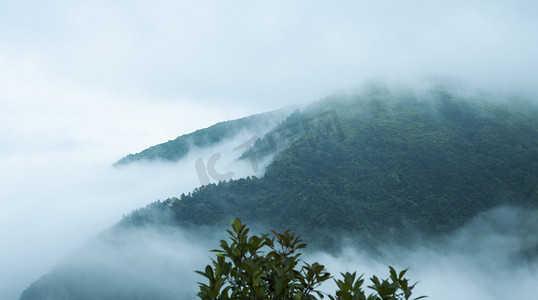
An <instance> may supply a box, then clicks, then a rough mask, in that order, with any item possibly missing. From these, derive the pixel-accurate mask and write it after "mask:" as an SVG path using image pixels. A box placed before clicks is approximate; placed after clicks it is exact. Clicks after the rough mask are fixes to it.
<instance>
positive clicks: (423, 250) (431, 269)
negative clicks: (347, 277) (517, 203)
mask: <svg viewBox="0 0 538 300" xmlns="http://www.w3.org/2000/svg"><path fill="white" fill-rule="evenodd" d="M537 232H538V211H534V210H531V211H528V210H524V209H521V208H514V207H501V208H497V209H494V210H492V211H489V212H486V213H482V214H480V215H479V216H477V217H476V218H474V219H473V220H472V221H471V222H469V223H468V224H467V225H465V226H464V227H463V228H461V229H459V230H457V231H456V232H454V233H452V234H449V235H446V236H443V237H439V238H438V239H437V240H434V241H432V240H429V241H418V240H417V242H416V244H415V246H413V247H411V248H401V247H390V246H388V247H386V248H382V249H379V251H380V254H379V253H378V254H377V255H369V254H366V253H364V252H358V251H357V249H352V248H347V249H345V250H344V251H343V252H342V253H341V254H340V255H337V256H332V255H328V254H309V255H308V259H312V260H318V261H319V262H320V263H323V264H325V265H326V267H327V268H328V269H329V270H330V271H331V273H332V274H333V275H336V274H338V272H345V271H351V272H352V271H357V272H358V273H359V274H362V273H365V277H366V278H369V277H371V276H372V275H374V274H375V275H377V276H379V275H382V276H387V277H388V268H387V265H392V266H394V267H397V268H399V269H404V268H409V271H408V278H410V279H411V281H419V283H418V285H417V287H416V289H415V291H416V295H427V296H429V297H430V299H439V300H444V299H462V300H465V299H469V300H470V299H484V300H488V299H492V300H493V299H532V298H533V297H535V295H536V293H537V292H538V287H537V286H536V282H538V259H537V258H538V234H537ZM308 259H307V260H308ZM367 281H368V280H367Z"/></svg>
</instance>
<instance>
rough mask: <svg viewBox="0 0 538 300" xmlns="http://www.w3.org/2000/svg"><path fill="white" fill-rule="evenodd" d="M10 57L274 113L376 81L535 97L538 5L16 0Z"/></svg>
mask: <svg viewBox="0 0 538 300" xmlns="http://www.w3.org/2000/svg"><path fill="white" fill-rule="evenodd" d="M4 6H5V9H3V11H4V13H3V15H2V17H3V18H0V19H2V20H3V21H1V22H2V25H3V26H0V28H3V29H2V30H1V31H0V35H1V36H2V41H3V42H2V46H3V47H1V48H0V54H3V55H2V56H4V57H5V59H7V60H10V61H11V60H25V61H30V62H32V63H34V64H35V65H37V66H39V67H40V68H42V69H43V70H44V73H45V74H46V76H47V77H50V78H53V79H54V81H60V82H68V83H71V84H77V85H83V86H86V87H92V88H95V89H97V90H107V91H109V90H112V91H116V90H120V91H129V92H131V93H132V94H139V95H143V97H144V98H147V99H150V101H175V100H176V99H183V98H195V99H197V100H200V101H203V102H204V103H207V104H208V105H218V103H221V102H223V101H226V103H227V104H228V105H230V104H234V105H236V106H237V107H241V106H245V105H247V106H249V107H258V109H261V110H269V109H273V108H277V107H280V106H283V105H284V104H287V103H289V102H305V101H311V100H313V99H316V98H319V97H321V96H322V95H325V94H328V93H330V92H332V91H334V90H336V89H339V88H343V87H347V86H349V85H354V84H356V83H359V82H361V81H362V80H364V79H365V78H372V77H388V78H396V79H400V80H406V79H408V78H412V77H417V76H418V77H420V76H439V75H441V76H450V77H455V78H460V79H463V80H466V81H471V82H473V83H476V84H482V85H484V86H487V87H498V86H501V87H506V88H509V89H517V90H521V89H523V90H532V89H533V88H532V86H533V78H536V75H537V74H536V72H537V71H536V70H537V69H538V68H537V64H538V59H537V58H536V55H535V54H534V53H537V52H538V51H536V50H537V48H538V42H537V41H536V39H535V38H534V31H535V30H534V28H536V26H537V25H538V24H537V23H538V21H537V20H536V18H534V16H533V15H532V14H531V13H529V12H531V11H533V9H536V4H535V3H534V2H533V1H513V2H510V3H506V2H504V1H471V2H469V1H451V2H450V3H446V2H442V1H429V2H428V3H424V1H418V0H415V1H406V2H401V1H383V2H378V1H342V2H339V3H338V4H336V3H311V2H310V1H294V2H289V1H277V2H271V3H266V2H250V1H234V2H233V3H228V2H219V1H201V2H196V3H192V2H177V1H156V2H151V3H149V2H143V1H137V2H132V1H131V2H126V1H120V2H115V3H114V4H111V3H108V2H107V3H104V2H77V3H59V2H56V3H50V2H47V3H45V2H34V3H32V4H31V5H29V4H28V3H27V2H24V3H23V4H21V3H10V4H4Z"/></svg>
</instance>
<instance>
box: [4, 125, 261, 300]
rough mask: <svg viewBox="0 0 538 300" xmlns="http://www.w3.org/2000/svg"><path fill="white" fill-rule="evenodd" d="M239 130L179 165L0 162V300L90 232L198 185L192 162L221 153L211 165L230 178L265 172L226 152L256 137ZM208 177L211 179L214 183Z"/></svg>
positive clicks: (56, 159) (58, 158) (69, 159)
mask: <svg viewBox="0 0 538 300" xmlns="http://www.w3.org/2000/svg"><path fill="white" fill-rule="evenodd" d="M261 132H263V130H262V131H260V130H257V131H256V132H243V133H240V134H238V135H237V136H236V137H235V138H233V139H229V140H225V141H223V142H222V143H220V144H218V145H215V146H214V147H212V148H206V149H196V148H194V149H193V150H192V151H191V152H190V153H189V154H188V155H187V156H186V157H184V158H183V159H182V160H180V161H179V162H177V163H172V164H171V163H164V162H153V163H151V164H149V163H141V164H132V165H129V166H125V167H120V168H112V167H111V166H110V165H111V163H112V162H113V160H103V161H98V160H92V159H83V158H81V157H79V156H78V155H73V154H72V153H69V152H65V153H64V152H59V153H58V152H53V151H49V152H47V153H46V154H39V155H38V154H35V155H27V156H21V157H17V158H16V159H15V158H5V159H3V160H1V161H0V163H1V167H2V170H3V172H2V173H1V175H2V176H1V177H0V180H1V183H0V186H1V189H0V199H2V210H0V238H1V240H2V251H1V252H0V282H2V284H1V287H0V298H1V299H15V298H17V297H18V295H19V294H20V292H21V291H22V290H23V289H24V288H26V287H27V286H28V285H29V284H30V283H31V282H32V281H34V280H36V279H38V278H39V277H40V276H41V275H43V274H44V273H46V272H48V271H50V269H51V268H52V267H53V266H54V265H55V264H56V263H58V262H59V261H60V260H61V259H62V258H63V257H65V256H66V255H68V254H69V253H71V252H72V251H73V250H74V249H75V248H76V247H78V246H80V245H81V244H82V243H83V242H85V241H86V240H88V239H89V238H90V237H92V236H94V235H96V234H98V233H99V232H100V231H102V230H104V229H106V228H107V227H109V226H111V225H113V224H114V223H116V222H117V221H119V220H120V219H121V217H122V215H124V214H128V213H130V212H131V211H132V210H134V209H136V208H139V207H143V206H145V205H146V204H148V203H150V202H153V201H156V200H159V199H160V200H164V199H167V198H168V197H173V196H179V195H180V194H181V193H188V192H191V191H192V190H193V189H194V188H196V187H198V186H199V185H200V179H199V177H198V173H197V171H196V169H195V161H196V160H197V159H199V158H203V159H205V161H206V163H207V159H208V158H209V157H210V156H212V155H213V154H214V153H218V152H220V153H222V157H221V159H220V160H219V161H218V162H217V164H216V165H215V169H216V171H217V172H219V173H226V172H233V173H234V176H233V178H240V177H246V176H249V175H257V176H261V175H263V170H264V166H265V165H266V164H267V161H266V162H261V161H260V164H259V170H257V172H254V170H253V168H252V166H251V164H250V162H249V161H248V160H241V161H235V158H237V157H238V156H239V155H240V154H241V153H239V152H240V151H237V152H234V151H232V149H233V148H234V147H237V146H238V145H241V144H243V143H244V142H245V141H247V140H248V139H250V138H251V137H252V136H254V135H258V136H260V135H261V134H262V133H261ZM212 182H215V181H214V180H212Z"/></svg>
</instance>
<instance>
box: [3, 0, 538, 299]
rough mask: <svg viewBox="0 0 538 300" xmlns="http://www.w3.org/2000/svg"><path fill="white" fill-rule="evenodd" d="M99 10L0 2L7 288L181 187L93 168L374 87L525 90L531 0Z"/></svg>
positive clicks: (128, 5)
mask: <svg viewBox="0 0 538 300" xmlns="http://www.w3.org/2000/svg"><path fill="white" fill-rule="evenodd" d="M111 2H112V1H30V0H27V1H6V0H0V180H1V181H2V182H0V206H1V208H2V211H0V217H1V219H0V226H1V228H0V239H1V241H2V247H3V249H2V250H1V251H0V252H1V253H2V255H1V256H0V267H1V268H2V269H4V270H13V269H17V268H19V269H20V270H21V271H20V274H19V275H20V278H21V280H20V281H19V282H17V285H16V284H14V283H13V282H8V285H12V286H16V287H17V288H19V289H20V288H22V287H24V286H25V285H27V284H28V283H29V282H31V281H32V280H35V279H37V278H36V277H37V276H38V275H40V274H42V273H43V272H45V271H46V270H48V269H49V268H50V267H51V266H52V265H54V263H55V262H56V261H57V260H58V259H60V258H61V257H62V255H65V254H66V253H67V252H68V251H69V249H71V248H73V247H76V245H78V244H79V243H80V242H82V241H84V240H86V239H87V237H88V236H89V235H91V234H95V233H97V232H99V231H100V230H102V229H103V228H104V227H105V226H109V225H110V224H112V223H113V222H115V221H116V220H118V219H119V216H121V214H122V213H128V212H129V211H130V210H131V209H132V208H135V207H139V206H142V205H144V204H145V203H149V202H151V201H154V200H156V198H157V197H165V196H166V195H167V194H166V193H155V191H166V192H170V193H172V192H174V193H175V192H178V191H180V190H179V189H178V188H170V185H167V186H163V184H162V183H161V182H160V181H158V183H157V180H156V179H155V178H153V180H156V181H155V182H153V183H152V185H150V188H147V189H145V188H144V187H142V186H140V184H138V183H139V182H148V181H151V180H152V179H151V178H148V176H150V175H148V174H145V175H144V176H146V177H141V178H142V179H136V178H134V175H131V177H129V178H128V179H125V178H123V177H121V176H120V175H118V174H111V173H109V172H111V171H104V170H105V168H108V166H109V165H110V164H111V163H112V162H114V161H115V160H117V159H118V158H120V157H122V156H123V155H125V154H127V153H134V152H138V151H140V150H142V149H144V148H147V147H148V146H151V145H154V144H157V143H160V142H164V141H167V140H169V139H173V138H175V137H176V136H178V135H181V134H184V133H189V132H191V131H194V130H196V129H199V128H201V127H207V126H209V125H212V124H214V123H216V122H218V121H222V120H227V119H233V118H238V117H242V116H246V115H249V114H252V113H259V112H263V111H268V110H272V109H277V108H280V107H282V106H285V105H288V104H296V103H307V102H311V101H315V100H317V99H319V98H321V97H323V96H326V95H327V94H330V93H332V92H334V91H336V90H340V89H344V88H349V87H353V86H355V85H358V84H361V83H362V82H363V81H364V80H369V79H372V78H374V79H376V78H384V79H388V80H392V81H396V82H404V83H405V82H414V81H415V80H417V79H423V78H429V77H432V76H434V77H435V76H440V77H449V78H456V79H458V80H462V81H464V82H468V83H470V84H473V85H476V86H478V87H482V88H493V87H494V88H496V89H501V90H503V89H504V90H508V91H511V92H514V91H515V92H522V93H529V92H530V93H534V92H535V91H536V90H535V89H536V87H535V86H536V82H537V78H538V56H537V55H536V53H538V18H536V12H537V11H538V2H536V1H498V0H488V1H443V2H441V1H431V0H429V1H426V0H423V1H418V0H411V1H379V0H376V1H317V2H314V1H240V0H237V1H164V0H162V1H161V0H155V1H114V3H111ZM142 173H144V172H142ZM159 173H161V172H159ZM130 180H131V181H130ZM133 180H134V182H135V183H136V184H135V185H136V187H137V189H134V190H131V191H127V190H129V189H130V187H132V186H133ZM166 180H169V181H173V180H171V179H166ZM166 180H164V181H166ZM196 180H197V179H196V178H194V179H193V180H192V182H191V183H189V184H187V185H185V186H184V187H183V188H184V189H190V188H192V186H193V185H194V184H196V182H197V181H196ZM142 190H144V191H142ZM90 191H91V192H90ZM96 191H98V192H96ZM126 191H127V192H128V193H127V194H126V193H125V192H126ZM150 191H151V192H150ZM77 193H81V194H80V195H78V196H77V197H73V195H76V194H77ZM128 197H133V198H128ZM135 198H136V199H135ZM77 199H78V200H77ZM90 199H91V200H90ZM130 199H134V200H132V201H130V202H128V200H130ZM161 199H162V198H161ZM97 200H100V201H101V202H98V201H97ZM77 201H78V202H77ZM91 201H94V202H91ZM114 201H117V202H114ZM112 202H113V204H111V203H112ZM88 203H90V204H88ZM106 205H109V206H106ZM101 206H104V207H106V208H105V209H104V210H103V211H100V210H99V208H100V207H101ZM84 216H85V217H84ZM44 225H45V226H44ZM36 228H39V230H35V229H36ZM66 228H67V229H66ZM81 232H82V233H81ZM75 237H76V238H75ZM67 240H69V241H70V242H65V241H67ZM4 241H7V242H6V243H4ZM45 243H46V244H47V247H48V248H46V249H49V250H50V251H48V252H47V253H48V254H47V255H46V256H45V257H44V258H43V257H40V256H39V255H40V253H39V251H40V250H41V251H42V252H43V251H44V249H43V245H44V244H45ZM38 246H39V247H38ZM40 247H41V248H40ZM60 247H63V248H62V249H64V250H61V251H60V250H58V249H60ZM65 249H68V250H65ZM17 253H19V256H18V257H15V256H14V255H16V254H17ZM41 254H42V253H41ZM23 259H25V260H26V265H25V266H24V267H23V268H21V262H22V260H23ZM38 261H40V263H38ZM28 270H30V271H31V272H29V271H28ZM8 278H13V274H2V273H0V279H2V280H3V282H4V284H5V283H6V281H5V280H7V279H8ZM2 280H0V281H2ZM0 284H1V283H0ZM2 288H4V289H5V288H6V287H5V286H3V287H2V286H0V292H2ZM16 293H18V291H16V289H15V291H14V290H12V291H10V294H9V295H13V294H16ZM6 294H7V292H6ZM0 296H2V294H1V293H0ZM0 298H5V297H0Z"/></svg>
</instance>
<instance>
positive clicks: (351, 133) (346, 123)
mask: <svg viewBox="0 0 538 300" xmlns="http://www.w3.org/2000/svg"><path fill="white" fill-rule="evenodd" d="M256 118H257V119H256ZM256 118H254V119H253V118H252V117H250V118H246V119H244V120H245V121H242V122H244V123H248V122H250V123H249V124H254V123H255V120H263V119H264V118H263V117H256ZM240 120H243V119H240ZM246 120H249V121H246ZM226 124H227V123H224V124H223V125H219V126H217V125H215V126H217V127H214V129H213V130H214V131H211V132H212V133H214V134H215V135H213V134H209V131H206V133H204V134H201V132H200V133H198V134H197V133H194V134H195V135H197V139H198V140H197V142H196V143H198V144H204V143H213V142H214V141H216V140H218V139H222V138H223V137H222V135H225V134H226V132H228V130H224V128H225V126H228V125H226ZM245 126H246V125H245ZM237 127H240V126H237ZM210 128H212V127H210ZM234 128H236V127H234ZM206 130H209V129H206ZM217 133H218V134H217ZM219 134H220V135H219ZM185 139H186V137H184V138H183V139H180V140H179V141H178V142H177V143H178V144H179V145H181V143H183V142H181V141H185ZM169 143H171V142H169ZM163 145H166V143H165V144H161V145H158V146H155V147H153V148H150V149H154V148H156V147H158V149H166V148H167V147H169V148H170V149H172V148H173V146H172V145H173V144H168V145H167V146H163ZM179 148H180V149H184V148H181V147H179ZM150 149H148V150H146V151H148V152H146V153H145V154H144V152H142V153H140V154H139V155H138V156H136V157H148V158H152V159H154V158H164V159H176V158H178V157H180V155H179V154H178V153H183V152H184V151H185V150H170V151H171V152H170V153H176V154H167V153H168V152H166V151H164V150H162V151H161V150H159V151H157V150H150ZM174 151H175V152H174ZM181 151H183V152H181ZM149 153H153V154H149ZM267 155H272V156H273V157H274V158H273V161H272V163H271V164H270V165H269V166H268V167H267V169H266V172H265V175H264V176H263V177H261V178H256V177H249V178H243V179H238V180H230V181H228V182H219V183H217V184H208V185H205V186H201V187H199V188H197V189H195V190H194V191H193V192H191V193H188V194H186V195H185V194H183V195H180V196H178V197H171V198H169V199H167V200H166V201H162V202H161V201H157V202H154V203H152V204H150V205H148V206H147V207H145V208H141V209H138V210H136V211H134V212H132V213H131V214H129V215H127V216H125V217H124V218H123V219H122V220H121V221H120V222H119V223H118V224H117V225H116V226H115V228H114V230H117V232H119V233H118V237H117V238H116V239H121V232H122V230H128V229H133V228H143V227H144V226H145V225H158V226H165V227H166V226H179V227H182V228H186V229H188V230H190V231H193V232H195V231H196V230H198V228H206V226H211V225H212V224H215V223H219V221H215V220H219V219H221V218H228V219H232V218H235V217H239V218H241V219H243V221H245V222H246V223H249V224H255V225H257V226H258V228H261V227H270V228H274V229H277V230H281V229H292V230H293V231H294V232H298V233H301V234H303V238H304V240H305V241H306V242H307V243H308V244H309V245H310V247H311V248H314V249H327V250H336V249H338V247H339V246H340V245H341V243H342V242H343V241H344V238H346V239H347V240H348V241H351V242H356V243H360V245H361V247H366V246H376V245H382V244H384V243H403V244H406V243H412V242H414V241H415V237H416V236H417V235H420V236H423V237H424V236H425V237H435V236H438V235H442V234H445V233H447V232H450V231H453V230H454V229H457V228H458V227H460V226H461V225H463V224H464V223H465V222H467V221H469V220H470V219H471V218H472V217H474V216H476V215H477V214H479V213H480V212H483V211H486V210H489V209H491V208H494V207H496V206H499V205H503V204H510V205H515V206H523V207H534V208H535V207H537V206H538V106H537V105H536V104H533V103H530V102H525V101H519V100H511V101H505V102H502V101H501V102H498V101H491V100H490V99H487V98H486V99H479V98H471V97H463V96H461V95H458V94H456V93H453V92H451V91H449V90H432V91H428V92H409V91H408V92H401V91H400V92H394V91H391V90H389V89H386V88H384V87H379V86H378V87H373V88H371V89H370V90H368V91H366V92H363V93H357V94H337V95H333V96H330V97H328V98H326V99H323V100H321V101H318V102H316V103H313V104H311V105H310V106H308V107H307V108H306V109H304V110H302V111H300V112H295V113H293V114H291V115H289V116H288V117H287V118H286V120H284V121H283V122H281V123H279V124H278V125H277V126H275V127H274V128H273V129H272V130H270V131H268V132H267V133H266V134H265V136H264V138H262V139H260V140H259V141H258V142H257V143H256V144H255V145H254V146H253V147H252V148H251V150H250V151H249V152H246V153H244V154H243V156H242V157H243V159H248V160H252V161H253V162H255V161H256V160H258V159H261V158H262V157H265V156H267ZM132 159H133V158H131V160H132ZM221 223H222V222H221ZM219 224H220V223H219ZM114 240H115V238H114V237H113V236H112V237H111V236H108V237H107V241H108V243H110V244H111V245H113V244H114V243H115V242H114ZM532 249H534V248H532ZM61 270H63V271H61ZM66 270H67V269H65V268H64V269H61V268H60V269H59V270H55V271H53V272H52V273H51V274H49V275H47V276H45V277H43V279H41V280H39V281H37V282H36V283H34V284H33V285H32V286H30V287H29V288H28V290H27V291H25V292H24V294H23V296H22V297H21V299H23V300H27V299H43V298H39V297H43V296H44V295H51V293H49V291H51V290H61V291H62V292H66V291H67V292H66V293H69V291H80V290H81V289H83V287H81V286H84V283H80V282H84V280H79V281H77V283H73V282H72V281H69V280H65V281H62V279H61V278H71V277H72V275H73V276H74V275H76V276H80V277H79V278H81V279H84V278H85V279H91V278H93V277H95V274H93V273H84V274H71V273H70V272H68V271H66ZM62 272H63V273H62ZM60 275H61V276H60ZM77 284H78V285H81V286H77ZM109 289H110V287H109ZM71 293H74V292H71ZM125 293H126V295H130V294H129V293H128V292H127V291H126V292H125ZM52 294H54V293H52ZM77 295H79V294H77ZM66 299H68V298H66ZM79 299H90V298H84V297H82V298H79ZM163 299H167V298H166V297H164V298H163Z"/></svg>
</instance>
